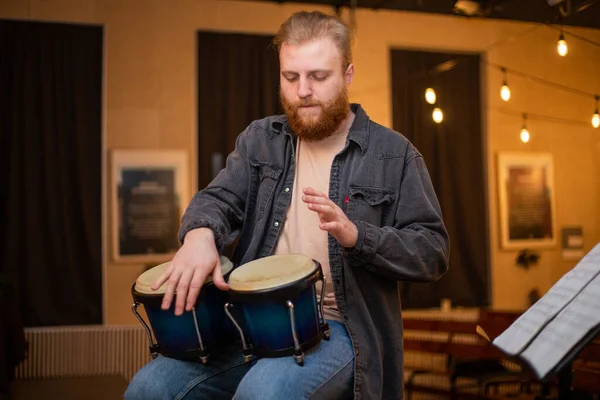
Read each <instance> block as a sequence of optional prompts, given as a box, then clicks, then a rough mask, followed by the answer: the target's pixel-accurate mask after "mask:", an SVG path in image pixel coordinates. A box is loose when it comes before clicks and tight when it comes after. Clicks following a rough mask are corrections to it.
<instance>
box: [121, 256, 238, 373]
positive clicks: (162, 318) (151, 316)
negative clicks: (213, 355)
mask: <svg viewBox="0 0 600 400" xmlns="http://www.w3.org/2000/svg"><path fill="white" fill-rule="evenodd" d="M169 264H170V263H169V262H166V263H163V264H160V265H157V266H156V267H153V268H151V269H149V270H147V271H146V272H144V273H143V274H141V275H140V276H139V277H138V279H137V280H136V282H135V284H134V285H133V286H132V288H131V294H132V296H133V307H132V310H133V314H134V315H135V316H136V318H137V319H138V320H139V321H140V323H141V324H142V325H143V327H144V328H145V330H146V334H147V335H148V340H149V342H150V355H151V356H152V358H156V357H157V356H158V353H160V354H162V355H164V356H165V357H170V358H176V359H181V360H198V359H200V361H202V362H203V363H206V362H207V361H208V356H209V350H211V349H213V348H214V347H218V346H220V345H222V344H225V343H226V341H227V339H232V338H233V337H234V334H235V331H234V330H233V326H231V324H230V322H229V320H228V318H227V317H226V316H225V313H224V310H223V307H224V304H225V303H226V302H227V292H225V291H222V290H220V289H219V288H217V287H216V286H215V285H214V283H213V282H212V275H209V276H208V277H207V279H206V282H205V283H204V286H203V287H202V289H201V290H200V293H199V295H198V298H197V300H196V304H195V306H194V307H193V308H192V310H191V311H184V313H183V314H182V315H180V316H176V315H175V312H174V310H175V298H173V302H172V304H171V307H170V308H169V310H163V309H162V308H161V304H162V301H163V297H164V294H165V292H166V289H167V282H165V283H164V284H163V285H162V286H161V287H160V288H158V289H157V290H152V285H153V284H154V282H156V280H157V279H158V278H159V277H160V276H161V275H162V274H163V272H164V271H165V270H166V269H167V268H168V266H169ZM221 266H222V270H223V276H224V277H227V275H228V274H229V273H230V272H231V270H232V269H233V264H232V263H231V262H230V261H229V259H227V258H226V257H223V256H222V257H221ZM140 304H142V305H143V306H144V310H145V311H146V315H147V316H148V320H149V323H150V326H151V327H152V332H154V337H155V338H156V343H155V342H154V340H153V339H152V333H151V330H150V327H149V326H148V324H146V322H145V321H144V319H143V318H142V317H141V316H140V314H139V313H138V311H137V308H138V307H139V306H140Z"/></svg>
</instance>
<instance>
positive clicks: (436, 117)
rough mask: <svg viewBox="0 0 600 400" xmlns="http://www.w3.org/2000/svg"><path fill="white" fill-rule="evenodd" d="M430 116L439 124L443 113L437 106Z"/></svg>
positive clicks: (442, 118)
mask: <svg viewBox="0 0 600 400" xmlns="http://www.w3.org/2000/svg"><path fill="white" fill-rule="evenodd" d="M432 117H433V120H434V121H435V122H436V123H437V124H439V123H441V122H442V121H443V120H444V113H443V112H442V110H441V109H440V108H438V107H436V108H434V109H433V113H432Z"/></svg>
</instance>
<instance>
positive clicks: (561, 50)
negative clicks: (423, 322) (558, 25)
mask: <svg viewBox="0 0 600 400" xmlns="http://www.w3.org/2000/svg"><path fill="white" fill-rule="evenodd" d="M556 50H558V55H560V56H561V57H564V56H566V55H567V53H568V52H569V47H568V46H567V41H566V40H565V35H564V34H563V33H562V32H561V33H560V36H559V37H558V42H557V43H556Z"/></svg>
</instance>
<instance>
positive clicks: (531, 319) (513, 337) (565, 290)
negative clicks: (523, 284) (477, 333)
mask: <svg viewBox="0 0 600 400" xmlns="http://www.w3.org/2000/svg"><path fill="white" fill-rule="evenodd" d="M599 273H600V244H597V245H596V246H595V247H594V248H593V249H592V250H591V251H590V252H589V253H588V254H587V255H586V256H585V257H584V258H583V259H581V261H580V262H579V264H577V266H576V267H575V268H573V269H572V270H571V271H569V272H568V273H567V274H565V275H564V276H563V277H562V278H561V279H560V280H559V281H558V282H557V283H556V284H555V285H554V286H553V287H552V288H551V289H550V290H549V291H548V293H546V295H544V296H543V297H542V298H541V299H540V300H538V301H537V303H535V304H534V305H533V306H532V307H530V308H529V309H528V310H527V311H526V312H525V313H523V315H521V316H520V317H519V318H518V319H517V320H516V321H515V322H514V323H513V324H512V325H511V326H510V327H509V328H508V329H506V330H505V331H504V332H503V333H502V334H501V335H500V336H498V337H497V338H496V339H494V341H493V344H494V345H495V346H496V347H498V348H499V349H501V350H502V351H504V352H505V353H507V354H510V355H516V354H519V353H521V352H522V351H523V349H524V348H525V347H526V346H527V345H528V344H529V343H530V342H531V340H532V339H533V338H535V337H536V335H537V334H538V333H539V332H540V331H541V330H542V329H543V328H544V327H545V326H546V325H547V324H548V323H549V322H550V321H551V320H552V318H554V317H555V316H556V315H557V314H558V313H559V312H560V311H561V310H563V308H565V307H566V306H567V304H569V303H570V302H571V301H572V300H573V298H575V296H577V294H578V293H579V292H580V291H581V290H582V289H583V288H584V287H585V286H586V285H587V284H588V283H589V282H590V281H591V280H593V279H594V278H595V277H597V276H598V274H599Z"/></svg>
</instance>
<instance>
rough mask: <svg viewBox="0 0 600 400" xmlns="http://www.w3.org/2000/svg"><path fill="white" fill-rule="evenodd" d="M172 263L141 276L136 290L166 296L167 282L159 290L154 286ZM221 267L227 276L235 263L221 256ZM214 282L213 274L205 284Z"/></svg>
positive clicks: (136, 284)
mask: <svg viewBox="0 0 600 400" xmlns="http://www.w3.org/2000/svg"><path fill="white" fill-rule="evenodd" d="M169 264H171V262H170V261H169V262H166V263H163V264H159V265H157V266H156V267H153V268H150V269H149V270H147V271H146V272H144V273H143V274H141V275H140V276H139V277H138V278H137V280H136V281H135V290H136V291H137V292H138V293H141V294H165V292H166V291H167V282H165V283H163V284H162V285H161V287H159V288H158V289H157V290H152V285H153V284H154V282H156V280H157V279H158V278H160V276H161V275H162V274H163V273H164V272H165V270H166V269H167V268H168V267H169ZM221 267H222V272H223V275H227V274H228V273H229V272H231V270H232V269H233V263H232V262H231V261H229V259H228V258H227V257H224V256H221ZM210 282H212V274H211V275H208V276H207V277H206V281H205V282H204V284H205V285H206V284H208V283H210Z"/></svg>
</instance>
